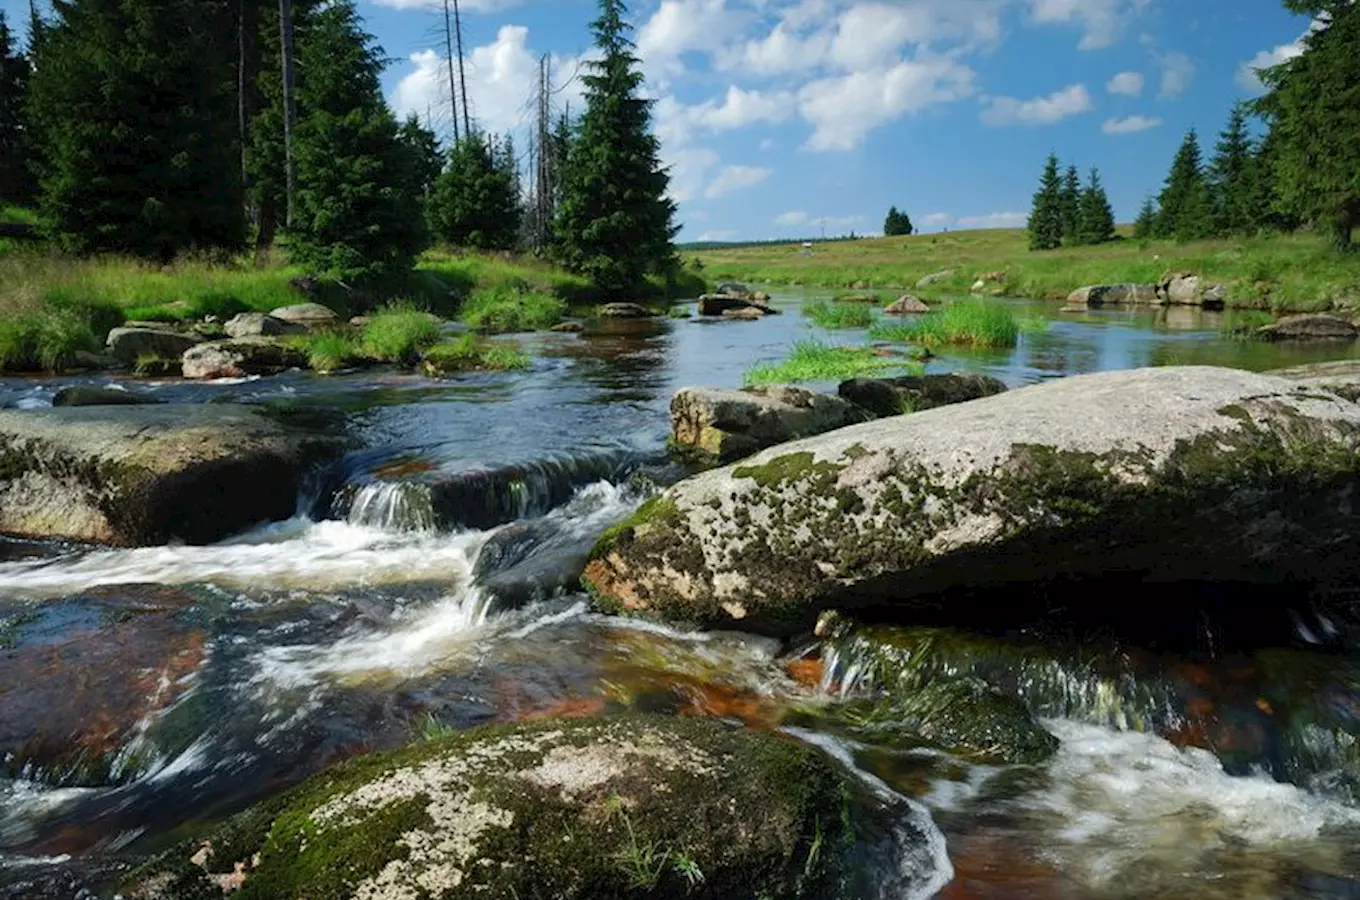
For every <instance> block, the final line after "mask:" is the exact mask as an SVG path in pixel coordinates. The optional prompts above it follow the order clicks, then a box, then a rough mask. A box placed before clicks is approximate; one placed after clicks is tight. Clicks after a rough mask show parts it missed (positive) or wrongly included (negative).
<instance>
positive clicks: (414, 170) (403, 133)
mask: <svg viewBox="0 0 1360 900" xmlns="http://www.w3.org/2000/svg"><path fill="white" fill-rule="evenodd" d="M397 138H398V139H399V140H400V141H401V145H402V146H403V147H404V148H405V149H406V153H407V165H408V166H410V170H411V189H412V191H413V192H414V193H415V194H416V195H417V196H419V197H421V198H422V199H424V200H426V201H428V200H429V199H430V194H431V193H432V192H433V191H434V184H435V182H436V181H437V180H438V179H439V174H440V173H441V172H442V171H443V170H444V154H443V153H442V152H441V151H440V149H439V139H438V138H437V137H435V133H434V132H433V131H431V130H430V129H428V128H426V127H425V126H424V125H422V124H420V119H419V118H418V117H417V116H416V115H415V113H412V114H411V115H409V116H407V117H406V121H405V122H403V123H402V125H401V129H400V130H399V131H398V132H397Z"/></svg>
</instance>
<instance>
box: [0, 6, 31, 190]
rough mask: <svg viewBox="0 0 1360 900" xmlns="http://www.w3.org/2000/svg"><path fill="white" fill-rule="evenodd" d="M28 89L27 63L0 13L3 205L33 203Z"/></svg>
mask: <svg viewBox="0 0 1360 900" xmlns="http://www.w3.org/2000/svg"><path fill="white" fill-rule="evenodd" d="M27 89H28V59H27V58H26V57H25V56H24V55H23V54H21V53H20V52H19V47H18V44H17V42H16V41H15V40H14V34H13V32H11V31H10V29H9V24H8V23H7V22H6V21H5V11H4V10H2V9H0V204H3V203H6V202H9V203H23V204H27V203H28V202H30V201H31V200H32V199H33V183H32V173H31V172H30V170H29V167H28V162H27V152H26V151H27V147H26V142H25V140H24V126H23V101H24V94H25V93H26V91H27Z"/></svg>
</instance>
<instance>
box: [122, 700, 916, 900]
mask: <svg viewBox="0 0 1360 900" xmlns="http://www.w3.org/2000/svg"><path fill="white" fill-rule="evenodd" d="M862 796H863V794H862V790H861V789H860V788H859V786H858V785H856V784H854V783H853V782H851V781H849V780H848V778H847V776H846V775H845V774H843V773H842V771H841V770H840V768H839V767H838V766H836V765H835V764H834V763H833V762H832V761H831V760H830V759H829V758H828V757H827V756H826V755H824V754H823V753H822V752H821V751H819V750H816V749H814V748H812V747H810V746H807V745H805V744H800V743H798V742H796V741H793V740H790V739H787V738H784V737H781V736H776V735H770V734H761V733H757V732H753V731H747V730H739V729H733V728H731V727H728V726H726V725H723V724H721V723H719V722H717V721H714V720H711V719H674V718H670V719H667V718H657V717H645V716H628V717H620V718H612V719H603V720H584V721H582V720H576V721H547V722H543V723H537V724H533V725H523V726H518V727H513V728H484V729H476V730H473V731H469V732H464V733H462V734H457V735H454V736H452V737H450V738H446V739H443V740H439V741H434V742H426V743H422V744H416V745H413V746H411V747H408V748H406V749H404V750H399V751H396V752H392V753H385V754H377V755H372V756H367V757H360V758H358V759H355V760H352V761H350V762H347V763H344V764H342V765H340V766H337V767H336V768H333V769H330V770H328V771H326V772H323V773H321V774H320V775H317V776H315V777H313V778H312V779H310V780H309V781H307V782H305V783H303V784H302V785H300V786H299V787H297V788H295V789H294V790H292V791H290V792H288V793H287V794H284V795H282V796H281V797H278V798H275V799H273V800H270V801H266V802H265V803H263V804H261V805H260V806H259V807H256V808H255V809H252V810H249V811H247V812H246V813H243V814H241V815H239V816H238V817H236V818H235V819H233V820H230V821H228V822H227V823H225V824H224V825H223V826H219V827H218V828H217V829H216V830H215V831H214V832H210V833H209V834H208V835H207V840H205V841H190V842H187V843H185V844H182V845H181V846H180V847H178V848H174V849H172V850H170V851H168V852H167V853H165V854H164V855H163V856H161V857H160V858H159V859H158V860H156V861H155V862H152V863H150V864H148V865H146V866H144V867H143V868H142V869H141V870H139V871H137V872H134V873H133V874H132V875H131V876H130V877H129V878H128V880H127V882H126V883H125V884H124V886H123V888H122V893H123V895H124V896H127V897H129V898H137V900H152V898H167V900H168V898H178V897H188V896H193V897H198V896H205V897H206V896H209V895H210V894H214V893H217V892H220V891H221V890H222V889H223V887H224V886H226V885H228V884H229V885H230V886H231V887H233V888H239V889H241V890H243V891H244V892H245V893H246V894H247V895H248V896H254V897H270V898H273V900H301V898H308V900H341V898H345V900H348V898H354V897H371V898H377V897H392V898H397V897H411V898H415V897H435V896H437V897H440V898H443V900H458V898H464V897H468V898H471V897H526V898H527V897H553V898H557V900H594V898H602V897H637V896H644V895H645V896H656V897H677V898H678V897H685V896H692V895H696V894H695V892H696V891H697V892H698V894H697V895H702V896H708V897H723V898H733V900H757V898H760V897H779V898H789V900H796V898H809V900H811V898H819V900H820V898H827V900H837V898H849V897H858V896H862V893H861V892H862V891H863V890H864V889H865V888H866V887H868V885H866V884H864V883H857V882H862V880H864V879H867V878H871V877H874V876H875V875H876V874H877V873H872V872H871V871H870V869H871V867H870V866H867V865H864V864H863V863H862V862H860V861H858V860H857V859H856V851H857V850H860V849H862V848H863V847H864V842H862V841H861V840H860V839H859V835H858V834H857V831H858V830H859V828H860V827H861V826H862V825H863V824H864V822H865V821H866V817H865V815H864V813H863V810H864V808H865V801H862V800H861V799H859V798H861V797H862ZM895 811H896V813H897V814H898V815H899V816H901V817H903V818H904V819H906V821H907V826H906V828H902V827H901V826H899V828H898V832H899V833H897V834H895V835H893V837H892V838H891V839H890V842H891V843H892V845H894V846H896V847H897V848H898V849H899V850H905V851H908V852H911V851H915V852H916V853H917V854H919V857H920V858H919V861H917V862H916V863H915V865H913V864H912V861H911V860H909V859H904V858H902V856H901V855H900V854H899V855H898V858H896V859H894V860H893V863H894V864H895V865H896V868H897V869H898V872H896V873H895V874H896V879H895V882H894V881H890V882H888V887H890V888H891V889H894V890H895V891H900V893H893V894H892V895H891V896H909V895H910V888H911V887H913V886H915V887H916V888H918V889H919V888H920V887H923V886H925V884H927V883H929V881H928V880H929V879H930V878H931V876H932V875H933V873H931V872H930V871H929V870H930V868H931V864H932V863H933V862H934V860H933V859H931V854H930V853H929V852H922V851H926V850H927V845H928V838H927V836H926V834H925V833H924V831H922V830H917V829H913V828H912V827H911V825H912V823H913V819H912V817H911V814H910V812H909V811H907V810H905V809H902V808H900V807H899V808H897V809H896V810H895ZM882 886H883V885H880V884H874V885H873V887H874V888H875V889H878V888H881V887H882ZM885 896H887V895H886V894H885Z"/></svg>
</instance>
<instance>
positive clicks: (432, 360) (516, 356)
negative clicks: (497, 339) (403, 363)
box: [424, 334, 530, 375]
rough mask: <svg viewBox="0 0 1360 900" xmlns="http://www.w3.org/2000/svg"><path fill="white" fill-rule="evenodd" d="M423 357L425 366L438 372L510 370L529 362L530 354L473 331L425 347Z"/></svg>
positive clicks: (517, 368)
mask: <svg viewBox="0 0 1360 900" xmlns="http://www.w3.org/2000/svg"><path fill="white" fill-rule="evenodd" d="M424 360H425V370H426V371H427V372H429V373H430V374H439V375H446V374H452V373H455V372H472V371H485V372H510V371H519V370H523V369H527V368H529V366H530V360H529V356H528V354H526V353H524V352H523V351H522V350H520V349H519V348H518V347H514V346H511V345H509V344H501V343H492V342H490V341H486V340H483V339H481V338H478V337H477V336H476V335H471V334H465V335H463V336H462V337H460V338H458V339H456V340H452V341H444V342H442V343H439V344H435V345H434V346H433V347H431V348H429V349H428V350H426V351H425V357H424Z"/></svg>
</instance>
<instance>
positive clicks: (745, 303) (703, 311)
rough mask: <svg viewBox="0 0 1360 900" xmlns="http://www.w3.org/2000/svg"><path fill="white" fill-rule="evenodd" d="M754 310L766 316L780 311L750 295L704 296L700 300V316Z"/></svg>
mask: <svg viewBox="0 0 1360 900" xmlns="http://www.w3.org/2000/svg"><path fill="white" fill-rule="evenodd" d="M745 309H754V310H758V311H760V312H762V313H764V314H766V315H777V314H778V313H779V310H777V309H775V308H774V307H772V306H770V305H769V302H768V301H766V300H757V299H755V297H754V296H753V295H749V294H704V295H703V296H702V297H700V298H699V315H701V316H722V315H726V314H727V313H729V312H735V311H737V310H745Z"/></svg>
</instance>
